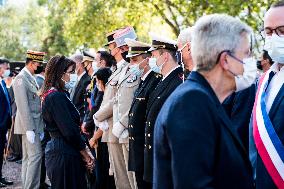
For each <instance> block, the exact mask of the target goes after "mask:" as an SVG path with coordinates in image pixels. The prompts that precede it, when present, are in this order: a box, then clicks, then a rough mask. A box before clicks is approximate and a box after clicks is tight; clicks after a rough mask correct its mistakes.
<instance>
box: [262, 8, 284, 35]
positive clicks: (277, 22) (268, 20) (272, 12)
mask: <svg viewBox="0 0 284 189" xmlns="http://www.w3.org/2000/svg"><path fill="white" fill-rule="evenodd" d="M283 12H284V6H282V7H276V8H270V9H269V10H268V11H267V13H266V14H265V17H264V29H265V30H266V31H267V30H269V29H276V28H277V27H279V26H284V14H283ZM273 32H275V31H273ZM283 34H284V31H283Z"/></svg>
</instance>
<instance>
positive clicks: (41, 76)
mask: <svg viewBox="0 0 284 189" xmlns="http://www.w3.org/2000/svg"><path fill="white" fill-rule="evenodd" d="M36 76H37V77H40V78H42V79H45V77H44V76H43V75H41V74H37V75H36Z"/></svg>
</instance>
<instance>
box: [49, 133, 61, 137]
mask: <svg viewBox="0 0 284 189" xmlns="http://www.w3.org/2000/svg"><path fill="white" fill-rule="evenodd" d="M49 135H50V137H51V138H61V137H62V135H61V133H60V132H49Z"/></svg>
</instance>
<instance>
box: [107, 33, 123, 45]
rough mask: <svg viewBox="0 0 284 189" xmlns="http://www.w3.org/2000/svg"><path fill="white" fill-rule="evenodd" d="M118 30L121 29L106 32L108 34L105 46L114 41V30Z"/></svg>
mask: <svg viewBox="0 0 284 189" xmlns="http://www.w3.org/2000/svg"><path fill="white" fill-rule="evenodd" d="M119 30H121V29H117V30H114V31H112V32H110V33H108V34H107V35H106V38H107V43H106V44H105V46H109V45H110V44H111V43H114V42H115V41H114V38H113V36H114V34H115V33H116V32H118V31H119Z"/></svg>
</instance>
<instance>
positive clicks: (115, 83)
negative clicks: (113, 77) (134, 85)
mask: <svg viewBox="0 0 284 189" xmlns="http://www.w3.org/2000/svg"><path fill="white" fill-rule="evenodd" d="M117 83H118V81H111V82H110V83H109V84H110V85H111V86H116V85H117Z"/></svg>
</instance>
